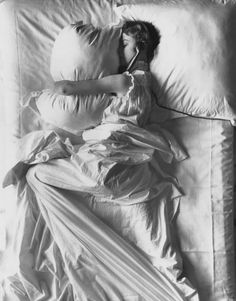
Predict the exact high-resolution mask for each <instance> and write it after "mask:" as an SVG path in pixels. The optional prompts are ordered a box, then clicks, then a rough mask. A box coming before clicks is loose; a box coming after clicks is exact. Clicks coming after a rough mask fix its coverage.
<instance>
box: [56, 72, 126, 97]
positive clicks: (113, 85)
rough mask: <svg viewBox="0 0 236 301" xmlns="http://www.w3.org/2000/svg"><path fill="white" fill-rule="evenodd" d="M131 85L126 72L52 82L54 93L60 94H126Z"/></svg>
mask: <svg viewBox="0 0 236 301" xmlns="http://www.w3.org/2000/svg"><path fill="white" fill-rule="evenodd" d="M130 85H131V78H130V76H127V75H126V74H116V75H109V76H106V77H103V78H101V79H91V80H81V81H69V80H62V81H57V82H55V83H54V86H53V88H52V90H53V92H54V93H57V94H61V95H78V94H79V95H89V94H103V93H121V94H126V93H127V91H128V89H129V87H130Z"/></svg>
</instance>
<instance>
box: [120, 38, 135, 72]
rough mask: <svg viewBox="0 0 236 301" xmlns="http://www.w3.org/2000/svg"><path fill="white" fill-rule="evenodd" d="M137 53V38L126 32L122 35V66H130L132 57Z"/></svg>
mask: <svg viewBox="0 0 236 301" xmlns="http://www.w3.org/2000/svg"><path fill="white" fill-rule="evenodd" d="M136 53H137V43H136V40H135V38H133V37H132V36H130V35H127V34H125V33H123V34H122V37H121V47H120V63H121V66H128V65H129V63H130V61H131V60H132V58H133V57H134V56H135V55H136Z"/></svg>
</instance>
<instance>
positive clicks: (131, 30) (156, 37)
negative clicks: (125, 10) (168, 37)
mask: <svg viewBox="0 0 236 301" xmlns="http://www.w3.org/2000/svg"><path fill="white" fill-rule="evenodd" d="M122 32H123V33H125V34H127V35H131V36H132V37H134V38H135V39H136V41H137V45H138V48H139V50H142V49H145V48H146V50H147V58H148V61H149V62H150V61H151V60H152V59H153V56H154V50H155V49H156V47H157V46H158V44H159V43H160V38H161V37H160V33H159V31H158V30H157V29H156V28H155V27H154V25H152V24H151V23H149V22H144V21H127V22H125V24H124V25H123V28H122Z"/></svg>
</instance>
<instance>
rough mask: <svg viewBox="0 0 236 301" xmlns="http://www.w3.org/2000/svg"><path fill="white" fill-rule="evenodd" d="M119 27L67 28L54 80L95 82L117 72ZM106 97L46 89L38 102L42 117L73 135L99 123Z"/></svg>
mask: <svg viewBox="0 0 236 301" xmlns="http://www.w3.org/2000/svg"><path fill="white" fill-rule="evenodd" d="M119 37H120V28H118V27H104V28H95V27H94V26H93V25H91V24H86V25H84V24H83V23H82V22H78V23H76V24H74V25H69V26H67V27H66V28H64V29H63V30H62V31H61V33H60V34H59V36H58V37H57V39H56V41H55V44H54V47H53V50H52V56H51V68H50V70H51V75H52V77H53V79H54V80H56V81H58V80H63V79H67V80H75V81H77V80H81V79H95V78H100V77H103V76H106V75H109V74H115V73H117V72H118V67H119V57H118V46H119ZM108 103H109V97H108V96H107V95H96V96H92V95H89V96H63V95H57V94H54V93H52V92H51V91H50V90H44V91H43V92H42V94H41V95H40V96H39V98H38V99H37V100H36V105H37V108H38V110H39V112H40V114H41V116H42V118H43V119H44V120H45V121H47V122H50V123H52V124H54V125H55V126H57V127H59V128H62V129H64V130H67V131H69V132H71V133H74V134H80V132H81V131H83V130H84V129H87V128H90V127H93V126H95V125H97V124H98V123H100V121H101V118H102V115H103V111H104V109H105V108H106V107H107V105H108Z"/></svg>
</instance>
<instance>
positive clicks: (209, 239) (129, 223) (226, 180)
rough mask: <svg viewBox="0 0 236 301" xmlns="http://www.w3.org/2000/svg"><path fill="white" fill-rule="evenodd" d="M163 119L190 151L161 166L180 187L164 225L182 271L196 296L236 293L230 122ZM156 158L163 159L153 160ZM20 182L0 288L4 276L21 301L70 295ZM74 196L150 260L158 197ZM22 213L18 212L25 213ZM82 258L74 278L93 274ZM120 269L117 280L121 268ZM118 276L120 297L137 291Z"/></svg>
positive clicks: (52, 248) (231, 297) (60, 263)
mask: <svg viewBox="0 0 236 301" xmlns="http://www.w3.org/2000/svg"><path fill="white" fill-rule="evenodd" d="M164 127H165V128H167V129H169V131H170V132H171V133H173V134H174V135H175V137H176V138H177V139H178V141H179V142H180V143H181V144H182V146H183V147H184V148H185V149H186V151H187V153H188V154H189V158H188V159H186V160H184V161H182V162H179V163H174V164H172V165H171V166H168V165H166V166H162V167H164V168H165V170H166V172H167V174H172V175H173V176H175V177H176V178H177V179H178V181H179V185H180V186H181V187H182V190H183V192H184V196H183V197H182V198H181V200H180V203H179V207H178V214H177V219H175V220H174V221H173V222H172V226H171V227H172V231H173V235H172V237H173V238H175V245H176V247H177V248H179V249H181V255H182V257H183V267H184V274H185V275H186V276H187V278H188V279H189V280H190V281H191V282H192V283H193V284H194V286H195V287H196V288H197V289H198V292H199V295H200V300H201V301H210V300H212V301H213V300H214V301H215V300H235V283H234V247H233V146H232V143H233V139H232V138H233V128H232V127H231V125H230V124H229V123H228V122H226V121H220V120H205V119H196V118H192V117H186V118H179V119H174V120H170V121H167V122H165V124H164ZM159 164H164V163H163V162H161V161H160V162H159ZM23 184H24V183H21V185H20V186H19V187H18V203H17V204H16V206H17V207H18V208H17V210H16V212H17V216H14V220H15V221H18V222H17V223H16V227H17V232H16V233H17V240H16V241H15V242H14V246H8V249H7V250H6V254H11V253H12V250H14V255H13V257H12V258H14V259H15V260H16V262H17V261H18V260H19V262H18V263H16V266H17V265H18V268H17V269H18V272H17V273H15V274H14V273H12V274H14V275H13V276H10V277H9V278H8V279H7V280H6V281H5V282H4V286H5V288H6V287H7V286H8V285H9V283H11V284H10V286H11V287H12V288H13V290H14V291H15V293H14V294H13V295H11V296H10V298H9V299H6V300H11V301H12V300H22V301H26V300H28V297H30V298H31V299H32V300H45V299H44V298H46V300H68V301H69V300H73V299H72V298H73V297H72V295H73V290H72V287H71V285H70V281H69V280H68V277H67V276H66V274H65V272H64V269H65V267H64V265H63V261H62V259H60V258H61V254H60V251H59V249H58V247H57V245H56V244H55V242H54V241H53V239H52V237H51V235H50V233H49V230H48V228H47V227H46V226H45V223H44V219H43V218H42V216H41V215H38V208H37V206H36V202H35V200H34V196H33V194H32V192H31V190H29V189H25V188H24V185H23ZM71 196H72V199H73V195H71ZM77 199H79V200H80V203H81V204H83V205H85V207H86V208H88V209H89V211H92V212H93V213H94V214H95V215H96V216H97V217H98V218H99V220H101V222H105V224H106V225H107V226H108V227H109V229H111V231H115V232H116V233H117V234H118V237H122V238H125V240H126V241H128V242H129V243H131V246H135V249H136V250H138V252H140V251H141V253H144V254H145V257H146V258H148V259H149V262H152V264H155V256H156V254H157V252H158V247H157V246H158V244H157V241H156V240H157V238H158V237H159V238H160V237H162V236H161V234H160V233H159V232H160V229H162V228H161V227H162V221H161V219H160V215H158V212H160V211H158V210H159V209H160V208H159V209H158V206H159V205H158V204H155V203H150V206H149V207H145V210H143V208H144V207H143V208H142V207H140V206H120V205H115V204H108V203H98V202H96V201H94V200H93V199H91V198H88V197H86V196H85V195H77ZM41 210H42V208H41ZM22 217H25V220H24V221H23V220H22ZM8 232H9V233H8V234H9V237H11V236H12V235H13V233H14V229H13V228H12V226H11V228H10V227H9V228H8ZM67 234H68V235H69V232H68V233H67ZM69 236H70V235H69ZM159 242H160V241H159ZM62 245H63V242H62ZM74 245H76V242H75V241H74V240H73V239H72V240H71V248H73V247H74ZM121 245H122V244H121ZM78 247H79V245H78ZM85 254H86V252H85ZM134 254H135V253H134ZM134 256H136V255H134ZM157 257H158V256H157ZM159 258H160V256H159ZM81 260H82V261H81V262H80V261H78V262H77V263H76V262H74V264H76V266H74V267H73V268H75V267H76V270H78V268H79V267H80V271H81V277H82V278H81V283H83V285H85V284H86V282H87V283H90V282H91V281H92V279H90V278H86V277H89V275H90V273H88V271H87V272H86V268H89V269H91V268H92V269H94V268H95V266H93V265H92V266H91V258H90V257H89V256H87V255H85V257H84V256H82V257H81ZM163 262H165V261H163ZM124 263H125V261H124ZM159 264H160V262H159ZM162 264H163V263H162ZM2 267H3V268H4V265H2ZM82 267H83V268H82ZM5 269H6V267H5ZM17 269H16V271H17ZM95 270H96V269H95ZM103 272H104V271H103ZM86 275H87V276H86ZM124 277H125V278H124V279H123V281H124V280H125V279H127V278H126V277H127V275H126V276H125V275H124ZM89 279H90V280H89ZM113 280H114V279H113ZM96 281H98V280H96ZM117 281H118V283H119V286H118V287H119V289H120V290H123V292H125V294H126V297H127V300H136V299H132V298H137V296H136V297H135V295H132V285H131V287H130V286H128V287H127V283H124V282H123V281H121V279H119V280H117ZM81 283H80V284H81ZM99 285H100V286H101V287H103V290H105V291H107V293H108V292H109V293H111V292H112V290H114V289H115V290H116V289H117V288H114V287H112V286H106V285H107V283H106V281H105V282H104V281H102V282H101V279H100V280H99ZM104 285H105V286H104ZM149 285H151V283H149ZM88 287H89V286H88ZM111 288H112V289H111ZM6 291H8V290H7V289H6ZM113 293H114V291H113ZM13 296H14V297H13ZM123 297H124V295H123ZM123 297H122V298H123ZM13 298H14V299H13ZM116 298H117V297H114V300H116ZM75 300H76V299H75ZM125 300H126V299H125ZM140 300H142V299H140Z"/></svg>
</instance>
